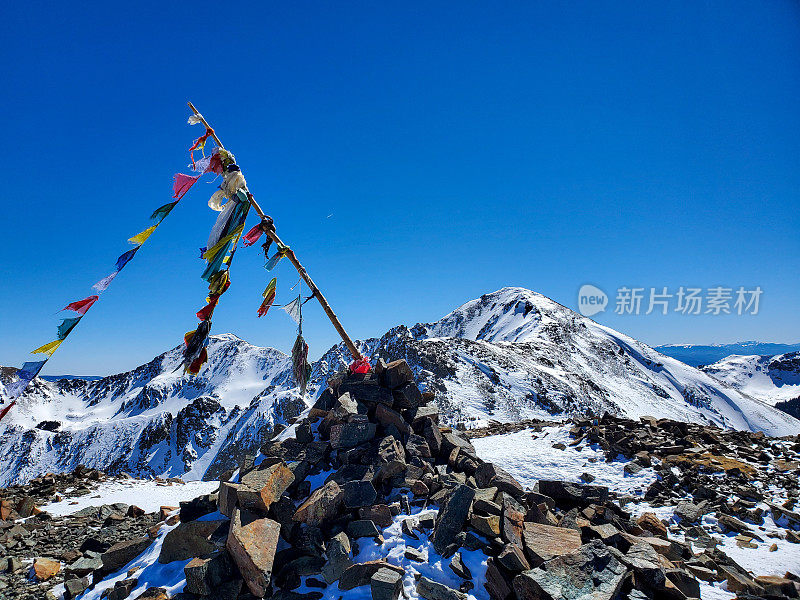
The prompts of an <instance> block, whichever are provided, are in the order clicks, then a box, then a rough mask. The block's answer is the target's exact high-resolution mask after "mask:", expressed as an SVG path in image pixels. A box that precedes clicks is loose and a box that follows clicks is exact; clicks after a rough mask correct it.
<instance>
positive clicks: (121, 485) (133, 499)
mask: <svg viewBox="0 0 800 600" xmlns="http://www.w3.org/2000/svg"><path fill="white" fill-rule="evenodd" d="M218 487H219V482H218V481H187V482H186V483H184V484H180V483H170V484H167V483H160V482H157V481H155V480H146V479H114V480H111V481H107V482H104V483H102V484H101V485H100V486H99V487H98V488H97V489H96V490H93V491H92V493H90V494H87V495H86V496H79V497H77V498H65V499H64V500H62V501H61V502H53V503H51V504H47V505H45V506H42V507H41V508H42V510H44V511H46V512H49V513H50V514H51V515H55V516H61V515H70V514H72V513H75V512H78V511H79V510H81V509H83V508H86V507H88V506H102V505H103V504H115V503H117V502H122V503H124V504H135V505H136V506H138V507H139V508H141V509H142V510H144V511H145V512H157V511H158V510H159V508H161V507H162V506H178V504H179V503H180V502H182V501H184V500H191V499H192V498H196V497H197V496H202V495H203V494H210V493H211V492H213V491H214V490H216V489H217V488H218Z"/></svg>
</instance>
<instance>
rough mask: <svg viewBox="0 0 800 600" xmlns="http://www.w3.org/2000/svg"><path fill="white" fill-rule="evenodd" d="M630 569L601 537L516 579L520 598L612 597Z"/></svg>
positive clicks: (607, 599)
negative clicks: (618, 558)
mask: <svg viewBox="0 0 800 600" xmlns="http://www.w3.org/2000/svg"><path fill="white" fill-rule="evenodd" d="M626 573H627V569H626V567H625V565H623V564H622V563H621V562H620V561H618V560H617V559H616V558H614V556H613V555H612V554H611V553H610V552H609V550H608V548H606V546H605V545H603V543H602V542H601V541H599V540H595V541H593V542H591V543H589V544H586V545H584V546H582V547H581V548H580V549H579V550H578V551H577V552H574V553H572V554H565V555H563V556H559V557H557V558H554V559H552V560H550V561H548V562H546V563H544V564H543V565H541V566H540V567H537V568H535V569H531V570H529V571H525V572H523V573H521V574H520V575H517V576H516V577H515V578H514V581H513V586H514V592H515V593H516V595H517V598H518V599H519V600H612V599H613V598H614V597H615V596H616V595H617V593H618V592H619V591H620V588H621V587H622V583H623V581H624V579H625V575H626Z"/></svg>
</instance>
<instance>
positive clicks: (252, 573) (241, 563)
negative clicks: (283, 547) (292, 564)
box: [225, 508, 281, 598]
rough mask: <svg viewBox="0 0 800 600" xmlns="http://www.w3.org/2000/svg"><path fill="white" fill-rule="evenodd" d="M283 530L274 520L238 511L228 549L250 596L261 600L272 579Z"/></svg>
mask: <svg viewBox="0 0 800 600" xmlns="http://www.w3.org/2000/svg"><path fill="white" fill-rule="evenodd" d="M280 531H281V526H280V525H279V524H278V523H277V522H275V521H273V520H272V519H267V518H260V517H258V516H256V515H254V514H252V513H248V512H246V511H242V510H240V509H238V508H237V509H235V510H234V513H233V519H232V520H231V528H230V532H229V533H228V540H227V542H226V544H225V547H226V548H227V549H228V552H230V555H231V557H232V558H233V561H234V562H235V563H236V566H237V567H238V568H239V572H240V573H241V574H242V577H243V578H244V581H245V583H246V584H247V587H248V589H249V590H250V592H251V593H252V594H253V595H254V596H256V597H258V598H261V597H263V596H264V594H265V593H266V591H267V586H268V585H269V582H270V578H271V577H272V563H273V561H274V559H275V551H276V549H277V547H278V537H279V535H280Z"/></svg>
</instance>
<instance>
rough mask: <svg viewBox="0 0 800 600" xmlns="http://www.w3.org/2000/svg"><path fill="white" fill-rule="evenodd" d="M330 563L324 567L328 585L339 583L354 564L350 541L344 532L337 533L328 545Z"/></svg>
mask: <svg viewBox="0 0 800 600" xmlns="http://www.w3.org/2000/svg"><path fill="white" fill-rule="evenodd" d="M326 553H327V555H328V561H327V562H326V563H325V566H324V567H322V576H323V577H324V578H325V581H326V582H328V584H331V583H333V582H334V581H337V580H338V579H339V578H340V577H341V576H342V573H344V572H345V570H346V569H347V568H348V567H349V566H350V565H352V564H353V561H351V560H350V539H349V538H348V537H347V534H345V533H344V532H342V533H337V534H336V535H335V536H333V538H332V539H330V540H329V541H328V543H327V552H326Z"/></svg>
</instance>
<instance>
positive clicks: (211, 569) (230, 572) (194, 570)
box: [183, 550, 238, 596]
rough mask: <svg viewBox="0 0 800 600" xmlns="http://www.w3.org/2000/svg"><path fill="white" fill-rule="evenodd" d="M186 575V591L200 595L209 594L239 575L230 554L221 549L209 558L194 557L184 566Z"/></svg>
mask: <svg viewBox="0 0 800 600" xmlns="http://www.w3.org/2000/svg"><path fill="white" fill-rule="evenodd" d="M183 572H184V573H185V575H186V587H185V588H184V591H186V592H190V593H192V594H198V595H200V596H208V595H210V594H212V593H213V592H215V591H216V590H217V589H218V588H219V587H220V586H221V585H222V584H223V583H225V582H226V581H230V580H231V579H233V578H234V577H236V576H237V575H238V571H237V570H236V567H235V566H234V564H233V561H232V560H231V558H230V555H229V554H228V553H227V552H226V551H225V550H221V551H218V552H216V553H215V554H214V555H212V556H209V557H207V558H193V559H192V560H191V561H190V562H189V564H188V565H186V566H185V567H184V568H183Z"/></svg>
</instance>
